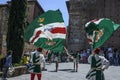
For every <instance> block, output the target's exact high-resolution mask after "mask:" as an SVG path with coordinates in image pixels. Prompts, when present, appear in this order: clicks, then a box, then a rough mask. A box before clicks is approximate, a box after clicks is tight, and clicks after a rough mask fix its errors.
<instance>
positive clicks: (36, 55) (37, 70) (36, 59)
mask: <svg viewBox="0 0 120 80" xmlns="http://www.w3.org/2000/svg"><path fill="white" fill-rule="evenodd" d="M44 60H45V59H44V56H43V54H42V48H38V49H37V50H36V51H34V52H33V53H32V54H31V63H32V66H31V67H30V68H29V72H30V73H31V80H34V78H35V75H37V78H38V80H41V76H42V73H41V63H42V62H44Z"/></svg>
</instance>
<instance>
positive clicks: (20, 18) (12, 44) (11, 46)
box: [6, 0, 27, 63]
mask: <svg viewBox="0 0 120 80" xmlns="http://www.w3.org/2000/svg"><path fill="white" fill-rule="evenodd" d="M26 10H27V0H11V5H10V13H9V19H8V32H7V39H6V42H7V51H8V50H13V63H19V62H20V60H21V56H22V53H23V49H24V38H23V36H24V28H25V26H26V17H27V12H26Z"/></svg>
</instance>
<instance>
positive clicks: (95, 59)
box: [86, 48, 109, 80]
mask: <svg viewBox="0 0 120 80" xmlns="http://www.w3.org/2000/svg"><path fill="white" fill-rule="evenodd" d="M99 52H100V49H99V48H97V49H95V50H94V51H93V54H91V55H90V56H89V58H88V62H89V63H90V64H91V69H90V70H89V72H88V74H87V75H86V78H87V79H88V80H105V78H104V74H103V71H104V70H105V69H107V68H108V67H109V61H108V60H107V59H106V58H105V57H104V56H100V55H99Z"/></svg>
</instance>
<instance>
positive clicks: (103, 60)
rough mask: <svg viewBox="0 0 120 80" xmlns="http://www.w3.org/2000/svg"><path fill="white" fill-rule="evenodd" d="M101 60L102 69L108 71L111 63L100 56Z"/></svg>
mask: <svg viewBox="0 0 120 80" xmlns="http://www.w3.org/2000/svg"><path fill="white" fill-rule="evenodd" d="M100 58H101V59H102V64H103V67H102V68H104V69H107V68H108V67H109V61H108V60H107V59H106V58H105V57H104V56H100Z"/></svg>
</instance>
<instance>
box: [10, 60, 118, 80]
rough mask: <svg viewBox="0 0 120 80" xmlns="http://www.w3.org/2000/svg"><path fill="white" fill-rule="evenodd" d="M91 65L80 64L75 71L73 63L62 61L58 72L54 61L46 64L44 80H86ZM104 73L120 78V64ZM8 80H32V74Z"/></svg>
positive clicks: (107, 75)
mask: <svg viewBox="0 0 120 80" xmlns="http://www.w3.org/2000/svg"><path fill="white" fill-rule="evenodd" d="M89 67H90V65H89V64H79V70H78V72H74V71H73V63H71V62H70V63H60V64H59V70H58V72H55V64H54V63H52V64H50V65H48V64H46V68H47V71H43V72H42V80H86V79H85V75H86V74H87V72H88V70H89ZM104 73H105V78H106V80H120V66H110V67H109V69H107V70H105V71H104ZM8 80H30V74H24V75H20V76H17V77H11V78H8ZM35 80H37V77H35Z"/></svg>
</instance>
